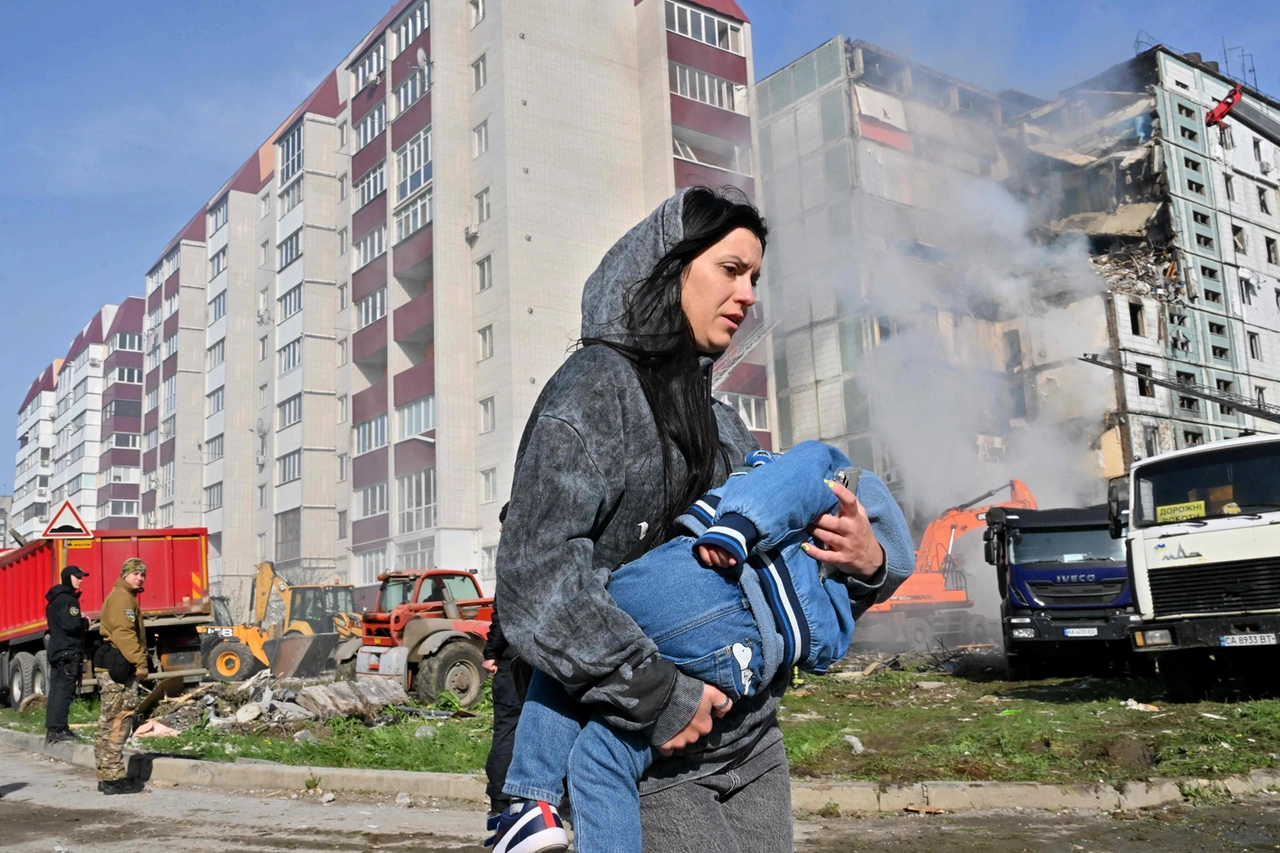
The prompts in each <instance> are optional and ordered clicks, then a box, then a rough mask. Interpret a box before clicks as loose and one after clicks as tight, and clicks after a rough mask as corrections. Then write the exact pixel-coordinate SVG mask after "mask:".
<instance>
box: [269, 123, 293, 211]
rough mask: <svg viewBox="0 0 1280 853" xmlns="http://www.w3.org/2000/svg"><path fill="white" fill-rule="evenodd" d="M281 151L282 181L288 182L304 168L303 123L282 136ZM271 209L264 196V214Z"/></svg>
mask: <svg viewBox="0 0 1280 853" xmlns="http://www.w3.org/2000/svg"><path fill="white" fill-rule="evenodd" d="M278 147H279V153H280V183H282V184H283V183H286V182H287V181H288V180H289V179H290V178H292V177H293V176H294V175H296V174H298V172H299V171H300V170H301V169H302V125H301V124H299V125H297V126H296V127H295V128H294V129H293V130H291V131H289V132H288V133H287V134H285V135H284V137H283V138H281V140H280V142H279V146H278ZM269 211H270V206H269V202H268V201H267V197H266V196H263V197H262V215H263V216H266V215H267V213H268V212H269Z"/></svg>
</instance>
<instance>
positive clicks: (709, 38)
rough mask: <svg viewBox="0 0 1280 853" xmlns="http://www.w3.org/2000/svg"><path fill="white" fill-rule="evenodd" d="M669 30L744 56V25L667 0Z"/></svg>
mask: <svg viewBox="0 0 1280 853" xmlns="http://www.w3.org/2000/svg"><path fill="white" fill-rule="evenodd" d="M666 18H667V29H668V30H670V31H671V32H673V33H679V34H680V35H682V36H688V37H689V38H691V39H694V40H696V41H700V42H703V43H704V44H709V45H711V46H712V47H718V48H720V49H721V50H727V51H729V52H730V53H736V54H738V55H739V56H741V55H742V52H743V47H742V25H741V24H737V23H734V22H733V21H729V20H726V19H724V18H719V17H716V16H715V15H709V14H707V13H706V12H703V11H701V10H699V9H694V8H693V7H691V6H685V5H684V4H682V3H673V2H671V0H667V9H666Z"/></svg>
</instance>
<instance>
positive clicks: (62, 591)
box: [44, 584, 80, 601]
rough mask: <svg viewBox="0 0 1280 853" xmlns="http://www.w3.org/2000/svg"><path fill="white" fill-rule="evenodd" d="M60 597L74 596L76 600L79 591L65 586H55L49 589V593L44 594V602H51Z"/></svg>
mask: <svg viewBox="0 0 1280 853" xmlns="http://www.w3.org/2000/svg"><path fill="white" fill-rule="evenodd" d="M60 595H74V596H75V597H76V598H79V597H80V591H79V590H77V589H72V588H71V587H70V586H67V585H63V584H56V585H55V586H52V587H50V588H49V591H48V592H46V593H45V594H44V600H45V601H53V600H54V599H55V598H57V597H58V596H60Z"/></svg>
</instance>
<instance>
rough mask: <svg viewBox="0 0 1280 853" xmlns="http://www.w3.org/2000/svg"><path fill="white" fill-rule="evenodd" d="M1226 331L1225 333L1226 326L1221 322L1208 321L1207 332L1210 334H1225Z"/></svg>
mask: <svg viewBox="0 0 1280 853" xmlns="http://www.w3.org/2000/svg"><path fill="white" fill-rule="evenodd" d="M1226 333H1227V327H1226V326H1224V325H1223V324H1221V323H1212V322H1211V323H1209V334H1211V335H1225V334H1226Z"/></svg>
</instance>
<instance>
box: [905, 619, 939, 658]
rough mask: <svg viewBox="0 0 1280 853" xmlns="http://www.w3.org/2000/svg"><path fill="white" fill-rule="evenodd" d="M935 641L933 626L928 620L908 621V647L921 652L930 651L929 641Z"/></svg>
mask: <svg viewBox="0 0 1280 853" xmlns="http://www.w3.org/2000/svg"><path fill="white" fill-rule="evenodd" d="M932 639H933V626H932V625H930V624H929V620H928V619H908V620H907V645H908V646H909V647H910V648H912V649H914V650H916V651H919V652H924V651H928V650H929V641H930V640H932Z"/></svg>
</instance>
